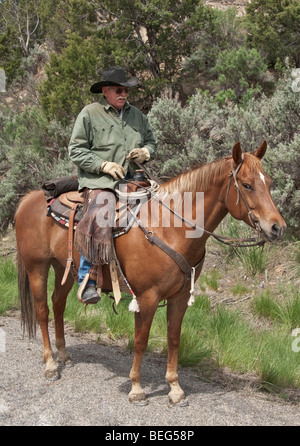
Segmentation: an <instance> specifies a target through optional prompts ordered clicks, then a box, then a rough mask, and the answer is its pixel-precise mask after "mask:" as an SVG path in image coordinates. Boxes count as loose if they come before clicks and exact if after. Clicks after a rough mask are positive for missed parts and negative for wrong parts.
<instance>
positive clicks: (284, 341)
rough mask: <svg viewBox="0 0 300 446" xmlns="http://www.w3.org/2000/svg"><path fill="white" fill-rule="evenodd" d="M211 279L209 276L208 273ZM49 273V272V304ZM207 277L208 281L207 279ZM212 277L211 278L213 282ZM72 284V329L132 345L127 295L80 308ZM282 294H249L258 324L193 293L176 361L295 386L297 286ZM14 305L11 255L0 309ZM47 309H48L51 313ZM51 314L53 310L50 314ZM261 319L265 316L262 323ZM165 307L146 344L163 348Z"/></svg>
mask: <svg viewBox="0 0 300 446" xmlns="http://www.w3.org/2000/svg"><path fill="white" fill-rule="evenodd" d="M210 279H211V277H210ZM53 283H54V275H53V272H51V274H50V277H49V306H50V308H51V289H52V288H53ZM206 283H207V282H206ZM213 283H214V282H213ZM76 292H77V286H74V287H73V289H72V291H71V293H70V295H69V297H68V301H67V306H66V311H65V320H66V322H68V323H70V324H72V325H73V326H74V328H75V330H76V331H78V332H83V331H93V332H95V333H97V334H98V335H99V340H100V342H101V336H103V335H105V337H106V338H107V336H108V337H109V338H110V339H112V340H113V341H117V340H122V343H123V344H124V345H127V348H129V349H132V348H133V341H134V315H133V314H132V313H131V312H129V311H128V305H129V302H130V299H127V298H126V299H122V301H121V302H120V303H119V305H118V306H117V312H118V315H116V314H115V313H114V311H113V308H112V300H110V299H109V298H108V297H107V296H105V295H103V297H102V299H101V302H100V303H99V304H97V305H90V306H87V308H85V307H84V306H83V305H82V304H81V303H80V302H79V301H78V300H77V296H76ZM281 294H282V295H283V296H285V299H281V300H279V299H277V298H276V296H273V295H272V293H271V291H270V290H265V291H264V292H262V293H260V294H259V295H257V296H256V297H255V298H253V300H252V305H251V310H252V313H253V320H254V321H255V320H261V321H262V324H261V327H259V328H258V327H257V325H255V324H254V323H253V320H250V319H249V318H247V319H246V318H245V317H243V314H242V313H241V312H240V311H238V310H234V309H232V308H229V307H226V306H223V305H218V306H216V307H211V304H210V299H209V297H208V296H206V295H205V294H204V295H201V296H197V297H196V299H195V303H194V305H193V306H192V307H189V308H188V309H187V312H186V315H185V318H184V320H183V325H182V335H181V344H180V349H179V363H180V364H181V365H182V366H195V367H197V369H198V370H200V369H201V364H203V367H205V366H206V364H207V362H208V361H207V360H209V363H210V364H212V368H215V367H221V368H222V367H228V368H230V369H231V370H232V371H235V372H239V373H248V372H250V373H253V374H256V375H257V377H258V379H259V380H260V383H261V387H262V388H263V389H267V390H273V389H282V388H284V387H292V388H299V387H300V353H296V352H294V351H293V350H292V342H293V340H294V338H293V337H292V331H291V330H292V329H293V328H294V327H300V293H299V291H298V289H297V288H296V287H292V286H291V285H289V286H287V285H286V286H282V289H281ZM17 307H18V298H17V272H16V267H15V265H14V263H13V262H12V261H11V260H7V261H1V263H0V313H1V314H3V313H4V312H5V311H7V310H9V309H11V308H17ZM51 315H52V313H51V312H50V317H51ZM52 317H53V316H52ZM264 321H268V323H267V324H264V323H263V322H264ZM166 333H167V324H166V308H165V307H163V308H158V310H157V312H156V314H155V317H154V320H153V324H152V328H151V332H150V338H149V346H148V349H149V350H150V351H158V352H160V353H161V354H165V355H166V353H167V340H166Z"/></svg>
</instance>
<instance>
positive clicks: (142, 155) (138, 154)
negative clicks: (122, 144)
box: [126, 147, 150, 163]
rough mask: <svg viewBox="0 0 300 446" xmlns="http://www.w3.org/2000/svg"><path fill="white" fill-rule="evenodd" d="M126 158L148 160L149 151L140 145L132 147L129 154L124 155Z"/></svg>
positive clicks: (139, 161) (141, 161)
mask: <svg viewBox="0 0 300 446" xmlns="http://www.w3.org/2000/svg"><path fill="white" fill-rule="evenodd" d="M126 159H128V160H133V161H137V162H138V163H143V162H144V161H149V159H150V153H149V150H148V149H146V147H142V148H141V149H133V150H131V152H130V153H129V155H127V156H126Z"/></svg>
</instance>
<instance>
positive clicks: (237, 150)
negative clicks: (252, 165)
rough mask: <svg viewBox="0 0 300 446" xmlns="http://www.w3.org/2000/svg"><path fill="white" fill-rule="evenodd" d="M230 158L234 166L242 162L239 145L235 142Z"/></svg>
mask: <svg viewBox="0 0 300 446" xmlns="http://www.w3.org/2000/svg"><path fill="white" fill-rule="evenodd" d="M232 158H233V161H234V162H235V164H236V165H237V166H238V165H239V164H240V163H241V161H242V149H241V144H240V143H239V142H236V143H235V144H234V146H233V149H232Z"/></svg>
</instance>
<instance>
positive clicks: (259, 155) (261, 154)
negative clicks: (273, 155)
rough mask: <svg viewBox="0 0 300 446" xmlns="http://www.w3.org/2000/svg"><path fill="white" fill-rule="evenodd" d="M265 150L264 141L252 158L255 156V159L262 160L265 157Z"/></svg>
mask: <svg viewBox="0 0 300 446" xmlns="http://www.w3.org/2000/svg"><path fill="white" fill-rule="evenodd" d="M266 150H267V143H266V141H264V142H263V143H262V144H261V145H260V146H259V148H258V149H257V150H256V151H255V152H254V153H253V155H254V156H256V158H258V159H260V160H261V159H262V158H263V157H264V156H265V153H266Z"/></svg>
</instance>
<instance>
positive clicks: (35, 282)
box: [15, 142, 286, 404]
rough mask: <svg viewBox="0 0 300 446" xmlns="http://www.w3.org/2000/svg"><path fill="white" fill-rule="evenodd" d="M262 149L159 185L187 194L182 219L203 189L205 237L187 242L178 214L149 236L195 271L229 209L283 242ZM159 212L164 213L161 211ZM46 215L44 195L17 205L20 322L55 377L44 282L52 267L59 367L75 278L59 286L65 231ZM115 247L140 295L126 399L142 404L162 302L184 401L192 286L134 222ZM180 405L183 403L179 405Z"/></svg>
mask: <svg viewBox="0 0 300 446" xmlns="http://www.w3.org/2000/svg"><path fill="white" fill-rule="evenodd" d="M265 151H266V143H265V142H264V143H263V144H262V145H261V146H260V147H259V148H258V149H257V150H256V151H255V152H254V153H253V154H251V153H249V152H247V153H244V154H243V153H242V150H241V147H240V144H239V143H236V144H235V145H234V147H233V151H232V157H225V158H222V159H219V160H216V161H214V162H212V163H210V164H207V165H205V166H201V167H198V168H195V169H194V170H192V171H190V172H186V173H184V174H182V175H179V176H178V177H176V178H174V179H172V180H170V181H168V182H167V183H164V184H162V185H160V186H159V188H158V190H157V195H158V197H165V196H167V195H168V194H172V193H174V192H176V193H180V194H182V196H183V195H184V192H187V191H189V192H192V194H193V200H192V203H193V208H192V210H191V211H192V212H191V215H186V214H185V215H184V217H185V218H186V219H187V220H189V219H192V218H193V215H195V206H196V204H195V203H196V200H195V195H196V192H198V191H200V192H204V229H205V232H204V233H203V234H202V235H201V236H200V237H199V236H198V237H186V232H187V227H188V226H186V225H183V224H182V225H181V226H180V225H178V224H175V219H176V218H177V217H175V216H174V215H173V214H172V218H171V223H172V224H171V225H169V227H167V228H166V227H162V225H158V224H155V225H153V226H152V227H151V226H148V227H147V230H148V231H149V234H150V233H151V234H152V232H153V233H154V234H155V235H156V236H157V237H158V238H159V239H161V240H163V241H164V242H165V243H166V244H167V245H169V246H170V247H172V248H173V249H174V250H175V251H177V252H178V253H180V254H181V255H182V256H184V257H185V259H186V260H187V262H188V263H189V265H191V266H192V267H193V266H195V265H197V264H198V263H199V262H200V260H201V259H202V258H203V257H204V253H205V243H206V240H207V239H208V237H209V232H213V231H214V230H215V228H216V227H217V226H218V225H219V223H220V222H221V220H222V219H223V218H224V217H225V215H226V214H227V213H228V212H229V213H230V214H231V215H232V216H233V217H234V218H236V219H238V220H243V221H244V222H246V223H247V224H248V225H250V226H252V227H256V229H257V228H258V227H259V231H260V233H261V235H262V237H263V238H264V239H265V240H268V241H274V240H277V239H279V238H281V237H282V236H283V234H284V231H285V228H286V225H285V222H284V220H283V218H282V217H281V215H280V214H279V212H278V210H277V209H276V207H275V205H274V203H273V200H272V198H271V195H270V179H269V177H268V176H267V175H266V174H265V173H264V172H263V169H262V166H261V162H260V160H261V158H262V157H263V156H264V154H265ZM230 177H231V179H230ZM232 180H233V181H232ZM241 197H242V198H243V200H242V199H241ZM162 199H163V198H162ZM143 206H148V207H149V213H151V212H153V210H152V211H151V209H150V208H151V201H150V202H148V203H144V204H143ZM164 212H169V211H167V210H164ZM161 213H162V212H161ZM46 214H47V203H46V201H45V198H44V195H43V192H42V191H34V192H31V193H29V194H28V195H26V196H25V197H24V198H23V199H22V200H21V202H20V204H19V207H18V209H17V212H16V217H15V228H16V237H17V248H18V268H19V293H20V297H21V303H22V317H23V323H24V326H25V327H26V328H27V329H28V331H29V334H34V329H33V326H34V325H35V318H37V321H38V323H39V326H40V329H41V334H42V339H43V357H44V360H45V362H46V369H45V376H46V377H54V376H56V374H57V371H58V365H57V362H56V361H55V360H54V358H53V352H52V348H51V345H50V339H49V333H48V314H49V308H48V304H47V277H48V271H49V268H50V266H52V267H53V268H54V270H55V289H54V292H53V295H52V301H53V311H54V322H55V344H56V347H57V350H58V358H57V359H58V362H64V363H66V362H69V361H70V356H69V354H68V353H67V350H66V347H65V338H64V322H63V314H64V309H65V304H66V298H67V296H68V293H69V291H70V290H71V288H72V285H73V282H74V279H73V277H72V276H71V275H69V276H68V278H67V281H66V282H65V284H64V285H61V280H62V277H63V274H64V266H65V265H66V258H67V241H68V230H67V229H65V228H63V227H61V226H59V225H58V223H56V222H55V221H54V220H53V219H52V218H50V217H47V216H46ZM160 221H161V217H160ZM177 223H178V222H177ZM147 224H148V222H147ZM189 230H191V228H189ZM206 231H207V232H206ZM115 250H116V253H117V258H118V260H119V263H120V265H121V267H122V270H123V272H124V275H125V277H126V278H127V280H128V282H129V284H130V285H131V288H132V290H133V291H134V293H135V295H136V296H137V302H138V304H139V312H135V339H134V360H133V365H132V369H131V371H130V379H131V382H132V389H131V391H130V393H129V400H130V401H131V402H137V403H140V404H142V402H144V401H146V396H145V393H144V391H143V389H142V387H141V384H140V367H141V362H142V357H143V354H144V352H145V349H146V347H147V343H148V336H149V331H150V327H151V323H152V320H153V316H154V313H155V311H156V309H157V307H158V304H159V302H161V301H162V300H165V299H166V300H167V325H168V335H167V337H168V359H167V371H166V380H167V382H168V383H169V385H170V389H171V390H170V393H169V400H170V402H171V403H173V404H177V403H179V402H180V401H182V400H183V399H184V398H185V394H184V392H183V390H182V389H181V387H180V386H179V383H178V374H177V359H178V347H179V342H180V331H181V324H182V319H183V316H184V314H185V311H186V309H187V306H188V300H189V297H190V287H189V286H185V285H186V283H185V278H184V274H183V273H182V271H181V270H180V268H179V267H178V265H177V264H176V263H175V262H174V260H173V259H172V258H171V257H169V256H168V255H167V254H166V253H165V252H164V251H162V250H161V249H160V248H159V247H157V246H156V245H155V244H152V243H149V240H147V237H145V234H144V232H143V231H142V230H141V228H140V227H138V226H137V225H136V224H135V225H134V226H133V227H132V229H131V230H130V231H129V232H128V233H127V234H126V235H123V236H122V237H119V238H117V239H115ZM74 261H75V264H76V265H77V266H78V264H79V254H78V253H75V255H74ZM201 266H202V265H201ZM103 270H104V271H103V274H104V286H103V288H104V289H106V288H107V289H111V288H110V287H111V282H110V276H109V272H108V267H107V265H106V266H105V267H104V268H103ZM200 272H201V268H198V269H197V270H196V274H195V280H196V279H197V278H198V276H199V274H200ZM189 283H190V282H189ZM183 403H184V401H182V402H181V404H183Z"/></svg>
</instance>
